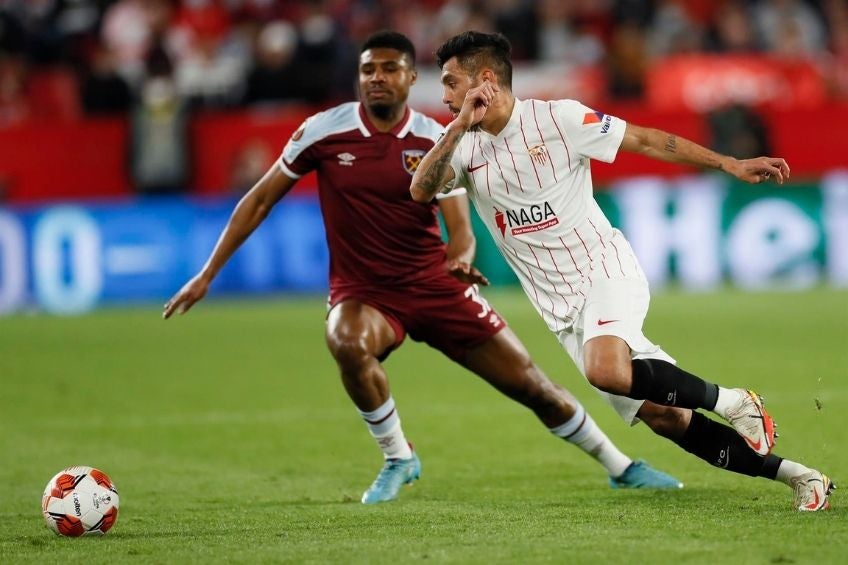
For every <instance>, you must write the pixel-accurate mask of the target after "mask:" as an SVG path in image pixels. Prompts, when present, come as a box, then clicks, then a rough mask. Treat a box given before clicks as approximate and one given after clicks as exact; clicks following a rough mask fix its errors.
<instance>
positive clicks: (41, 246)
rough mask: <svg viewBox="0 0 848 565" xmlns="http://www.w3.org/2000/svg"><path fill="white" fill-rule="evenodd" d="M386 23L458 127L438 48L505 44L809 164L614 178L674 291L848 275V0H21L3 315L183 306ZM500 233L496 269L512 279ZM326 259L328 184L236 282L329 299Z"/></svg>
mask: <svg viewBox="0 0 848 565" xmlns="http://www.w3.org/2000/svg"><path fill="white" fill-rule="evenodd" d="M382 28H392V29H396V30H399V31H402V32H404V33H405V34H407V35H408V36H409V37H410V38H411V39H412V40H413V42H414V43H415V45H416V47H417V49H418V66H419V70H420V77H419V81H418V84H417V85H416V86H415V87H413V92H412V96H411V104H412V105H413V107H415V108H416V109H418V110H421V111H424V112H427V113H430V114H431V115H434V116H435V117H437V118H439V119H441V120H446V119H447V115H446V114H445V111H444V109H443V107H442V105H441V103H440V98H441V96H440V86H439V83H438V70H437V69H436V68H435V65H434V63H433V50H434V48H435V47H436V46H438V45H439V44H440V42H442V41H443V40H444V39H446V38H447V37H449V36H451V35H453V34H455V33H458V32H460V31H463V30H466V29H477V30H483V31H500V32H502V33H504V34H505V35H506V36H507V37H509V39H510V40H511V41H512V43H513V48H514V59H515V61H516V67H517V70H516V84H515V91H516V94H517V95H518V96H519V97H539V98H572V97H573V98H577V99H580V100H581V101H583V102H584V103H586V104H588V105H591V106H593V107H595V108H597V109H599V110H601V111H604V112H607V113H613V114H616V115H618V116H620V117H622V118H624V119H626V120H629V121H633V122H634V123H639V124H641V125H650V126H655V127H660V128H663V129H667V130H669V131H673V132H675V133H678V134H680V135H684V136H686V137H689V138H692V139H694V140H696V141H699V142H701V143H704V144H707V145H710V146H711V147H713V148H715V149H717V150H719V151H722V152H724V153H729V154H732V155H734V156H736V157H740V158H741V157H750V156H755V155H760V154H773V155H778V156H782V157H785V158H786V159H787V160H788V161H789V163H790V165H791V167H792V171H793V178H792V183H791V185H790V186H789V187H780V188H778V187H776V186H772V185H769V186H764V187H744V188H742V187H739V186H737V185H736V184H735V183H733V182H732V181H731V180H730V179H728V178H727V177H724V176H721V175H715V174H700V173H698V172H697V171H693V170H690V169H685V168H680V167H674V166H671V165H666V164H662V163H656V162H651V161H648V160H645V159H640V158H638V157H634V156H629V155H622V156H620V157H619V159H618V161H617V162H616V163H615V164H614V165H604V164H595V165H593V170H594V174H595V178H596V187H597V188H598V189H599V190H598V199H599V201H600V203H601V205H602V207H604V209H605V210H606V211H607V213H608V214H609V216H610V217H611V219H612V220H613V222H614V223H615V224H617V225H619V226H620V227H622V229H623V230H624V231H625V232H626V233H627V234H628V236H629V237H630V239H631V241H632V242H633V244H634V248H635V249H636V252H637V254H638V255H639V256H640V259H641V261H642V262H643V264H644V266H645V269H646V272H647V274H648V276H649V278H650V279H651V282H652V284H653V285H654V288H660V287H661V286H662V285H664V284H666V283H674V284H679V285H681V286H683V287H686V288H692V289H699V290H703V289H712V288H716V287H718V286H720V285H723V284H725V283H726V282H727V281H730V282H731V283H732V284H734V285H737V286H741V287H743V288H751V289H759V288H775V287H778V288H792V289H798V288H808V287H810V286H815V285H820V284H822V283H826V284H829V285H834V286H846V285H848V173H846V172H845V167H846V160H845V157H844V155H845V154H846V149H848V141H846V140H845V137H844V136H843V135H841V127H842V125H844V124H846V123H848V2H845V1H844V0H824V1H821V2H813V1H804V0H750V1H744V0H724V1H715V2H714V1H710V0H690V1H684V0H573V1H558V0H538V1H533V0H491V1H485V2H483V1H458V0H451V1H442V0H403V1H401V0H311V1H292V0H284V1H277V2H274V1H270V0H182V1H178V0H0V314H8V313H13V312H19V311H26V310H46V311H49V312H54V313H65V314H73V313H80V312H85V311H88V310H90V309H92V308H94V307H96V306H98V305H101V304H124V303H128V302H147V301H150V300H159V299H161V298H164V297H167V296H168V295H170V294H171V293H172V292H173V291H175V290H176V289H177V288H178V287H179V285H180V284H181V283H182V282H183V281H184V280H185V279H187V278H188V277H189V276H191V274H193V273H194V272H195V271H196V269H197V268H198V267H199V266H200V265H201V264H202V262H203V261H204V260H205V258H206V256H207V254H208V252H209V250H210V249H211V247H212V245H213V244H214V241H215V238H216V237H217V234H218V233H219V231H220V229H221V227H222V226H223V224H224V222H225V221H226V219H227V217H228V215H229V212H230V211H231V209H232V206H233V205H234V203H235V199H236V198H237V197H238V196H239V195H240V194H242V193H243V192H244V191H245V190H246V189H247V188H249V187H250V186H251V185H252V183H253V182H254V181H255V180H257V179H258V178H259V176H261V174H262V173H263V172H264V171H265V170H266V168H267V167H268V166H269V165H270V164H271V163H272V162H273V161H274V159H275V158H276V157H277V156H278V155H279V152H280V151H281V149H282V146H283V145H284V143H285V141H286V140H287V139H288V136H289V135H290V134H291V132H292V131H294V129H296V127H297V126H298V125H299V124H300V122H301V121H302V120H303V118H304V117H306V116H308V115H309V114H311V113H313V112H315V111H318V110H320V109H323V108H326V107H328V106H330V105H332V104H335V103H338V102H342V101H346V100H350V99H353V98H354V97H355V95H356V93H355V80H356V62H357V56H358V45H359V44H360V43H361V42H362V41H363V40H364V38H365V37H367V36H368V35H369V34H370V33H372V32H373V31H376V30H378V29H382ZM740 188H741V190H735V189H740ZM478 227H479V226H478ZM487 238H488V236H486V235H482V236H481V237H480V238H479V240H478V241H479V243H480V253H479V261H478V262H479V263H480V266H481V268H482V269H483V270H484V272H487V273H489V274H490V278H493V279H494V280H495V282H496V283H500V282H510V281H512V277H511V275H510V274H509V272H508V270H507V268H506V267H505V266H504V265H503V264H502V263H501V261H500V259H499V257H498V254H497V252H496V251H495V250H494V249H492V248H491V247H490V245H489V244H488V241H487ZM326 265H327V252H326V247H325V244H324V236H323V231H322V224H321V219H320V212H319V209H318V204H317V198H316V195H315V181H314V178H311V177H307V178H305V179H304V180H303V181H301V182H300V183H299V185H298V187H297V189H296V191H295V192H294V194H293V195H292V196H290V197H288V198H286V199H285V200H284V201H283V203H281V204H280V206H279V207H278V209H277V211H275V213H274V214H273V215H272V217H271V218H270V219H269V221H268V222H267V224H266V225H264V226H263V227H262V228H261V229H260V230H259V231H258V232H257V234H256V235H255V236H254V237H253V238H252V239H251V240H250V241H249V242H248V243H247V244H246V245H245V247H244V248H243V249H242V250H241V251H240V252H239V254H237V256H236V257H235V258H234V259H233V261H232V262H231V264H230V265H228V267H227V268H226V269H225V270H224V271H223V272H222V273H221V276H220V278H219V279H218V280H217V281H216V286H215V291H216V293H220V294H227V293H270V292H308V293H320V292H323V290H324V288H325V286H326Z"/></svg>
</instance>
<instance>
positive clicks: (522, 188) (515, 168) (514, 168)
mask: <svg viewBox="0 0 848 565" xmlns="http://www.w3.org/2000/svg"><path fill="white" fill-rule="evenodd" d="M504 144H505V145H506V150H507V151H509V156H510V157H511V158H512V169H513V170H514V171H515V177H516V178H517V179H518V188H519V189H521V192H524V186H522V184H521V176H520V175H519V174H518V167H516V166H515V155H513V154H512V149H510V148H509V141H507V140H506V138H504Z"/></svg>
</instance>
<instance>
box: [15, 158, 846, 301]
mask: <svg viewBox="0 0 848 565" xmlns="http://www.w3.org/2000/svg"><path fill="white" fill-rule="evenodd" d="M596 198H597V200H598V203H599V204H600V206H601V208H602V209H603V210H604V212H605V213H606V214H607V216H608V217H609V218H610V221H611V222H612V223H613V224H614V225H616V226H618V227H619V228H620V229H621V230H622V231H624V233H625V234H626V235H627V237H628V240H629V241H630V242H631V245H632V246H633V249H634V251H635V253H636V255H637V256H638V257H639V262H640V263H641V265H642V267H643V269H644V271H645V274H646V275H647V277H648V280H649V281H650V283H651V285H652V288H653V289H654V290H658V289H660V288H661V287H662V286H663V285H664V284H668V283H674V284H676V285H679V286H681V287H683V288H687V289H693V290H709V289H712V288H716V287H718V286H720V285H722V284H725V283H726V282H730V283H732V284H734V285H737V286H739V287H741V288H747V289H752V290H755V289H761V288H784V289H799V288H806V287H809V286H811V285H816V284H822V283H825V282H826V283H829V284H832V285H834V286H841V287H845V286H848V172H834V173H832V174H830V175H827V176H826V177H824V178H823V179H821V181H820V182H819V183H815V184H794V185H792V186H776V185H771V184H769V185H759V186H751V185H744V184H741V183H738V182H735V181H732V180H730V179H728V178H727V177H725V176H722V175H699V176H692V177H682V178H679V179H676V180H674V181H668V180H664V179H660V178H655V177H644V178H634V179H629V180H627V181H621V182H618V183H616V184H615V185H613V186H612V187H610V190H607V191H602V192H598V193H597V194H596ZM235 204H236V201H235V200H234V199H231V198H222V199H213V200H199V199H180V198H175V199H158V200H140V201H127V202H118V203H112V204H74V205H53V206H45V207H40V208H19V209H3V208H0V315H2V314H7V313H11V312H16V311H21V310H29V309H32V310H43V311H47V312H52V313H56V314H76V313H80V312H86V311H88V310H90V309H92V308H94V307H96V306H98V305H101V304H124V303H128V302H143V301H151V300H164V299H166V298H167V297H169V296H171V295H172V294H173V293H174V292H176V291H177V290H178V289H179V288H180V286H181V285H182V284H183V283H185V281H186V280H188V279H189V278H190V277H191V276H193V275H194V274H195V273H196V272H197V271H198V270H199V269H200V267H201V266H202V265H203V263H204V261H206V258H207V257H208V256H209V253H210V251H211V250H212V248H213V247H214V245H215V242H216V241H217V238H218V235H219V234H220V232H221V229H222V228H223V227H224V225H225V224H226V222H227V220H228V219H229V216H230V214H231V213H232V210H233V208H234V206H235ZM474 228H475V232H476V234H477V247H478V252H477V261H476V263H477V266H478V267H479V268H480V269H481V270H482V271H483V272H484V273H486V275H487V276H488V277H489V279H490V280H491V281H492V282H493V284H495V285H500V284H511V283H513V282H515V277H514V276H513V274H512V272H511V271H510V269H509V267H508V266H507V265H506V264H505V262H504V261H503V259H502V258H501V256H500V253H499V252H498V250H497V248H496V247H495V245H494V244H493V243H492V240H491V238H490V236H489V234H488V233H487V232H486V230H485V228H484V227H483V225H482V222H481V221H480V220H479V218H474ZM328 263H329V255H328V251H327V245H326V239H325V235H324V225H323V221H322V218H321V212H320V207H319V204H318V200H317V197H316V196H314V195H309V196H294V195H293V196H291V197H288V198H286V199H284V200H283V201H282V202H280V203H279V204H278V205H277V206H276V207H275V209H274V211H273V213H272V214H270V216H269V217H268V219H267V220H266V221H265V222H264V223H263V225H262V226H261V227H260V228H259V229H258V230H257V231H256V232H255V233H254V234H253V236H252V237H250V239H248V241H247V242H246V243H245V244H244V245H243V246H242V248H241V249H239V251H238V252H237V253H236V254H235V255H234V256H233V257H232V259H231V260H230V262H229V263H228V264H227V266H226V267H225V268H224V269H223V270H222V271H221V273H220V274H219V276H218V278H217V279H216V280H215V282H214V283H213V287H212V291H213V292H214V293H218V294H235V293H267V292H313V293H316V292H325V291H326V286H327V270H328Z"/></svg>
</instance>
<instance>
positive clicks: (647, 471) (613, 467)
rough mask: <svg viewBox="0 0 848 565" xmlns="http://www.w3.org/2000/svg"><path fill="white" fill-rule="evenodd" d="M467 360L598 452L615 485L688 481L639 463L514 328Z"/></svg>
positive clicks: (559, 430) (553, 427)
mask: <svg viewBox="0 0 848 565" xmlns="http://www.w3.org/2000/svg"><path fill="white" fill-rule="evenodd" d="M463 364H464V365H465V366H466V367H467V368H468V369H469V370H471V371H473V372H474V373H476V374H477V375H479V376H480V377H482V378H483V379H485V380H486V381H487V382H489V384H491V385H492V386H494V387H495V388H496V389H498V390H499V391H500V392H502V393H503V394H505V395H506V396H508V397H510V398H512V399H513V400H515V401H517V402H520V403H521V404H523V405H524V406H526V407H528V408H529V409H531V410H532V411H533V412H534V413H535V414H536V416H537V417H538V418H539V419H540V420H541V421H542V422H543V423H544V424H545V425H546V426H547V427H548V429H549V430H550V431H551V432H552V433H553V434H554V435H556V436H558V437H560V438H562V439H564V440H566V441H568V442H569V443H573V444H574V445H576V446H578V447H579V448H580V449H582V450H583V451H585V452H586V453H587V454H589V455H591V456H592V457H593V458H595V459H596V460H597V461H598V462H599V463H601V464H602V465H603V466H604V467H605V468H606V470H607V473H608V474H609V475H610V477H611V484H612V485H613V486H614V487H617V488H680V487H682V486H683V485H682V483H680V481H678V480H677V479H675V478H673V477H671V476H669V475H666V474H665V473H662V472H660V471H657V470H655V469H652V468H651V467H649V466H648V465H647V464H646V463H644V462H641V461H640V462H635V463H634V462H633V460H632V459H630V458H629V457H627V456H626V455H624V454H623V453H622V452H621V451H619V449H618V448H617V447H616V446H615V445H614V444H613V443H612V441H610V439H609V438H608V437H607V436H606V434H604V432H603V431H602V430H601V429H600V428H599V427H598V426H597V424H595V422H594V420H592V417H591V416H590V415H589V414H588V413H587V412H586V410H585V409H584V408H583V406H582V405H581V404H580V403H579V402H578V401H577V399H576V398H574V396H572V395H571V393H569V392H568V391H567V390H565V389H564V388H563V387H561V386H560V385H558V384H557V383H554V382H553V381H551V380H550V379H549V378H548V377H547V375H545V374H544V373H543V372H542V371H541V369H539V367H538V366H537V365H536V364H535V363H534V362H533V360H532V359H531V358H530V354H529V353H528V352H527V349H526V348H525V347H524V345H523V344H522V343H521V342H520V341H519V340H518V338H517V337H516V336H515V334H514V333H513V332H512V330H510V329H509V328H504V329H503V330H501V331H500V332H498V333H497V334H495V335H494V336H493V337H492V338H490V339H489V340H487V341H486V342H485V343H483V344H482V345H480V346H479V347H477V348H475V349H473V350H471V351H469V352H468V354H467V356H466V358H465V360H464V362H463Z"/></svg>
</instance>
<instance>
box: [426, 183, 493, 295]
mask: <svg viewBox="0 0 848 565" xmlns="http://www.w3.org/2000/svg"><path fill="white" fill-rule="evenodd" d="M438 202H439V208H440V209H441V211H442V216H443V217H444V219H445V227H446V228H447V231H448V249H447V254H448V272H449V273H450V274H451V275H452V276H454V277H456V278H457V279H459V280H461V281H462V282H464V283H468V284H481V285H488V284H489V279H487V278H486V277H485V276H483V273H481V272H480V271H478V270H477V269H476V268H475V267H474V265H473V263H474V255H475V254H476V253H477V239H476V238H475V237H474V231H473V230H472V229H471V216H470V214H469V211H468V197H467V196H466V195H465V194H464V193H463V194H456V195H450V196H448V197H445V198H441V199H439V201H438Z"/></svg>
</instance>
